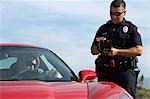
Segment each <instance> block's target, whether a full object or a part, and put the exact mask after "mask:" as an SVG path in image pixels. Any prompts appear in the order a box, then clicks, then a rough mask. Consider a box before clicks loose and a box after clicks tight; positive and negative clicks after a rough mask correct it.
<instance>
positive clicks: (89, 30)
mask: <svg viewBox="0 0 150 99" xmlns="http://www.w3.org/2000/svg"><path fill="white" fill-rule="evenodd" d="M110 2H111V0H1V1H0V43H24V44H33V45H38V46H42V47H46V48H49V49H51V50H52V51H53V52H55V53H56V54H57V55H59V56H60V57H61V58H62V59H63V60H64V61H65V62H66V63H67V64H68V65H69V66H70V67H71V68H72V69H73V70H74V71H75V73H78V72H79V70H81V69H92V70H94V68H95V65H94V60H95V58H96V57H97V56H92V55H91V53H90V46H91V43H92V41H93V39H94V36H95V33H96V31H97V29H98V28H99V26H101V25H102V24H103V23H106V22H107V21H108V20H109V19H110V18H109V4H110ZM126 3H127V15H126V17H125V18H126V19H127V20H129V21H132V22H133V23H134V24H136V25H137V26H138V28H139V30H140V31H141V32H140V34H141V36H142V40H143V46H144V51H143V55H142V56H141V57H139V63H138V65H139V67H140V68H141V74H144V76H146V77H150V66H149V61H150V51H149V50H150V36H149V31H150V25H149V23H150V19H149V18H150V1H149V0H126Z"/></svg>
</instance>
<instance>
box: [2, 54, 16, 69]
mask: <svg viewBox="0 0 150 99" xmlns="http://www.w3.org/2000/svg"><path fill="white" fill-rule="evenodd" d="M16 61H17V57H7V58H5V59H2V60H0V69H9V68H10V67H11V65H12V64H14V63H16Z"/></svg>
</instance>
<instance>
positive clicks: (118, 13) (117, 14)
mask: <svg viewBox="0 0 150 99" xmlns="http://www.w3.org/2000/svg"><path fill="white" fill-rule="evenodd" d="M124 12H125V11H123V12H111V11H110V15H115V16H120V15H121V14H122V13H124Z"/></svg>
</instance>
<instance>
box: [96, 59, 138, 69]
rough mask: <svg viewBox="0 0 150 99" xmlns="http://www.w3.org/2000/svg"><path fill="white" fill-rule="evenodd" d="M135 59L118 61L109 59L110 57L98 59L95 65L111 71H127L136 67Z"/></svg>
mask: <svg viewBox="0 0 150 99" xmlns="http://www.w3.org/2000/svg"><path fill="white" fill-rule="evenodd" d="M136 63H137V62H136V61H135V59H132V58H131V59H130V57H128V59H126V60H125V59H118V58H114V59H113V58H110V57H98V58H97V60H96V64H97V65H98V66H100V67H108V68H113V69H129V68H133V69H134V68H135V67H136Z"/></svg>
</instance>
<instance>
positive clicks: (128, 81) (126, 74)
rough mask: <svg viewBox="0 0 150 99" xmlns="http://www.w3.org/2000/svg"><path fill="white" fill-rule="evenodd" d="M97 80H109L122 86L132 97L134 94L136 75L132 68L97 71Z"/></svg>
mask: <svg viewBox="0 0 150 99" xmlns="http://www.w3.org/2000/svg"><path fill="white" fill-rule="evenodd" d="M97 72H98V73H97V74H98V81H110V82H114V83H116V84H118V85H119V86H121V87H122V88H124V89H125V90H126V91H127V92H128V93H129V94H130V95H131V96H132V97H133V98H134V99H135V95H136V84H137V75H136V72H135V71H134V69H120V70H114V69H108V68H101V70H98V71H97Z"/></svg>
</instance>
